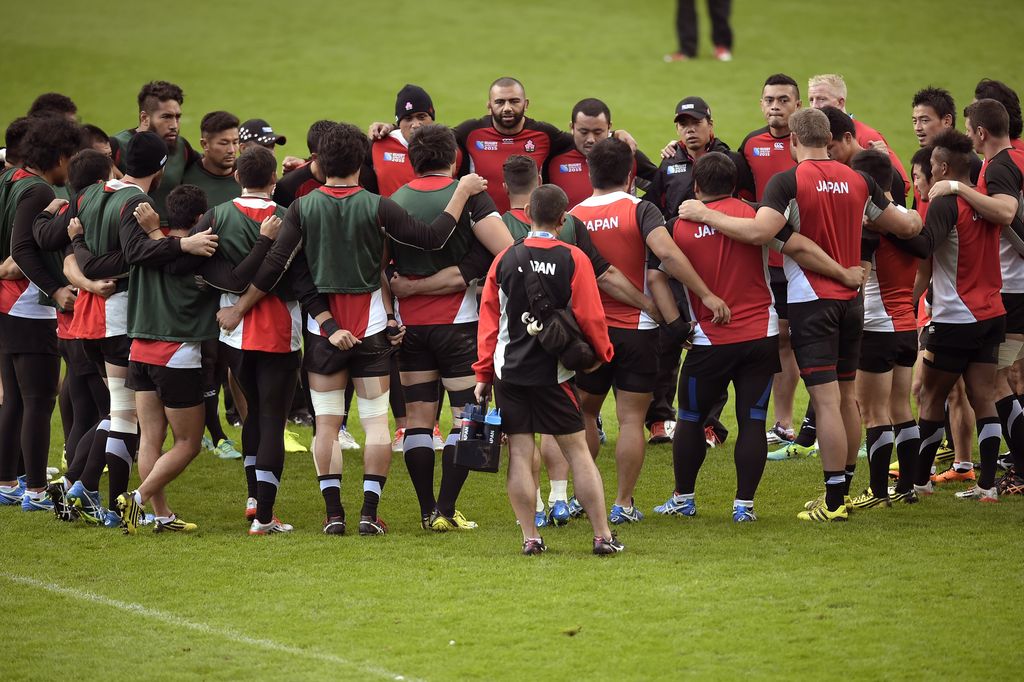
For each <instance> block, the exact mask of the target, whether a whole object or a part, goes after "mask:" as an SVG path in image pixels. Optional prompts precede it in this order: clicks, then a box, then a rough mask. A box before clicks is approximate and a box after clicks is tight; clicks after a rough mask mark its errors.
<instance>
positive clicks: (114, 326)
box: [69, 291, 128, 339]
mask: <svg viewBox="0 0 1024 682" xmlns="http://www.w3.org/2000/svg"><path fill="white" fill-rule="evenodd" d="M69 331H70V332H71V334H72V335H73V336H74V338H76V339H108V338H110V337H112V336H124V335H125V334H127V333H128V292H127V291H119V292H117V293H116V294H113V295H112V296H110V297H109V298H103V297H102V296H97V295H96V294H90V293H89V292H88V291H80V292H78V298H77V299H75V318H74V319H73V320H72V321H71V327H70V329H69Z"/></svg>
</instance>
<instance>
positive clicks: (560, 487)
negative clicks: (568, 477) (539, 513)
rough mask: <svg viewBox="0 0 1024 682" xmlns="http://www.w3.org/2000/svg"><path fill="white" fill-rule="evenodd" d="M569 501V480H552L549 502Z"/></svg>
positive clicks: (551, 503) (552, 503)
mask: <svg viewBox="0 0 1024 682" xmlns="http://www.w3.org/2000/svg"><path fill="white" fill-rule="evenodd" d="M568 501H569V481H551V492H550V493H549V494H548V504H550V505H554V504H555V502H568Z"/></svg>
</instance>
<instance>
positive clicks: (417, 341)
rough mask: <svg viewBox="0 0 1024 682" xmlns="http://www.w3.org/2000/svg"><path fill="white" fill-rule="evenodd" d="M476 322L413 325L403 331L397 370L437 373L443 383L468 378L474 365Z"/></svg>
mask: <svg viewBox="0 0 1024 682" xmlns="http://www.w3.org/2000/svg"><path fill="white" fill-rule="evenodd" d="M476 329H477V323H476V322H460V323H459V324H417V325H412V326H407V327H406V328H405V337H404V338H403V339H402V346H401V350H400V351H399V352H398V369H399V370H400V371H402V372H435V371H436V372H440V374H441V376H442V377H444V378H446V379H453V378H456V377H464V376H470V375H472V374H473V363H474V362H476Z"/></svg>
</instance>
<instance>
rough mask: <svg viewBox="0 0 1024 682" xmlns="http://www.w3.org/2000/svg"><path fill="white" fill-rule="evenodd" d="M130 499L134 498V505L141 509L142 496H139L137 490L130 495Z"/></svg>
mask: <svg viewBox="0 0 1024 682" xmlns="http://www.w3.org/2000/svg"><path fill="white" fill-rule="evenodd" d="M132 497H134V498H135V503H136V504H137V505H139V506H140V507H141V506H142V495H140V494H139V491H138V490H136V491H135V492H134V493H132Z"/></svg>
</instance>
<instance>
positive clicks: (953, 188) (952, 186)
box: [949, 180, 960, 194]
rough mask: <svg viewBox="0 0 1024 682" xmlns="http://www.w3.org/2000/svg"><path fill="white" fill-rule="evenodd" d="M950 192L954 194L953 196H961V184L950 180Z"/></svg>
mask: <svg viewBox="0 0 1024 682" xmlns="http://www.w3.org/2000/svg"><path fill="white" fill-rule="evenodd" d="M949 191H950V192H952V193H953V194H959V192H960V183H959V182H957V181H956V180H950V181H949Z"/></svg>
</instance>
